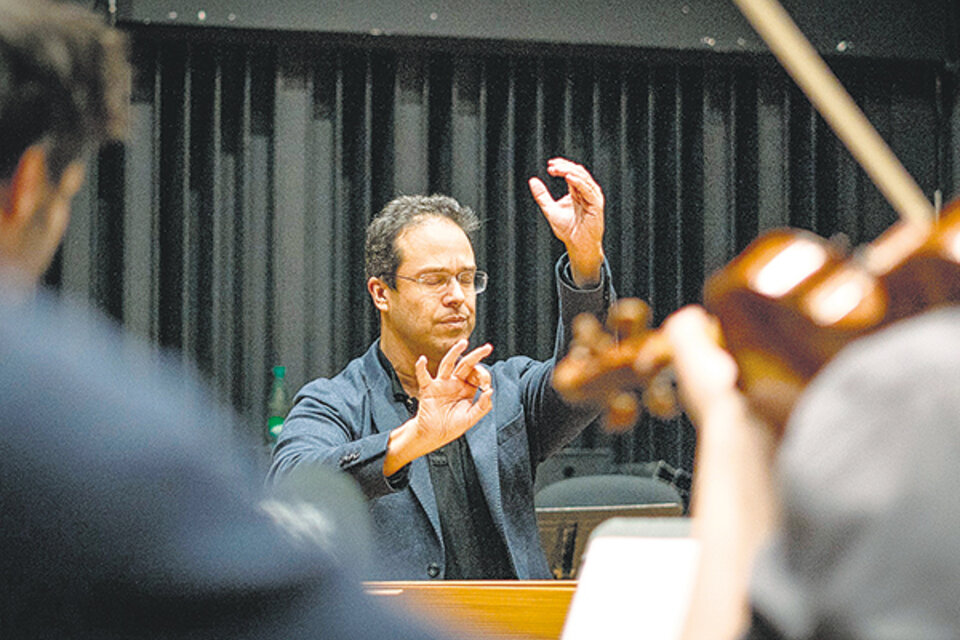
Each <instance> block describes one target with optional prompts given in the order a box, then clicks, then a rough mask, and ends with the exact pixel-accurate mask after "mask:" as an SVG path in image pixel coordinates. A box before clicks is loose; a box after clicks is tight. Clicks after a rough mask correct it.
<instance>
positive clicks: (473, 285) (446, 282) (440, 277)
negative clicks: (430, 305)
mask: <svg viewBox="0 0 960 640" xmlns="http://www.w3.org/2000/svg"><path fill="white" fill-rule="evenodd" d="M393 275H394V276H395V277H397V278H400V279H401V280H409V281H410V282H416V283H417V284H419V285H420V286H421V287H423V288H424V289H426V290H427V291H429V292H430V293H437V294H439V293H442V292H444V291H446V290H447V287H449V286H450V281H451V280H453V279H454V278H456V280H457V283H458V284H459V285H460V287H461V288H462V289H463V290H464V291H468V292H472V293H483V292H484V291H485V290H486V289H487V272H486V271H461V272H460V273H458V274H456V275H453V274H451V273H447V272H445V271H429V272H427V273H421V274H420V275H419V276H417V277H416V278H411V277H410V276H402V275H400V274H399V273H395V274H393Z"/></svg>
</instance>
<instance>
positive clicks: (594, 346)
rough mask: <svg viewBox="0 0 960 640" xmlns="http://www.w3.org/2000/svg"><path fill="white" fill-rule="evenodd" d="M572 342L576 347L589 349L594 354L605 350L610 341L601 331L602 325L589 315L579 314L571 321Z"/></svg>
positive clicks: (604, 332)
mask: <svg viewBox="0 0 960 640" xmlns="http://www.w3.org/2000/svg"><path fill="white" fill-rule="evenodd" d="M573 342H574V344H575V345H576V347H578V348H579V347H583V348H586V349H589V350H590V352H592V353H596V352H599V351H602V350H603V349H605V348H607V347H608V346H609V345H610V344H611V342H612V339H611V338H610V335H609V334H608V333H607V332H606V331H604V330H603V325H601V324H600V321H599V320H597V319H596V318H595V317H594V316H592V315H590V314H589V313H581V314H580V315H578V316H577V317H576V318H574V319H573Z"/></svg>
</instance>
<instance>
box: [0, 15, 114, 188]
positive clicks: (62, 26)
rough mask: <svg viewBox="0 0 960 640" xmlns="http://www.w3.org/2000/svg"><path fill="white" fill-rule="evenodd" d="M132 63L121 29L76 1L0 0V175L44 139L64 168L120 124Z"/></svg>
mask: <svg viewBox="0 0 960 640" xmlns="http://www.w3.org/2000/svg"><path fill="white" fill-rule="evenodd" d="M129 95H130V67H129V63H128V61H127V42H126V38H125V37H124V35H123V34H121V33H120V32H119V31H117V30H116V29H113V28H111V27H109V26H107V25H106V24H104V22H103V20H102V19H101V18H100V17H98V16H96V15H94V14H93V13H91V12H89V11H86V10H84V9H82V8H80V7H79V6H77V5H76V4H72V3H68V2H56V3H55V2H51V1H49V0H30V1H29V2H24V1H23V0H0V180H7V179H9V178H10V177H12V175H13V172H14V171H15V170H16V167H17V164H18V163H19V161H20V157H21V156H22V155H23V153H24V152H25V151H26V150H27V148H29V147H30V146H32V145H35V144H44V145H46V152H47V161H48V166H47V171H48V174H49V175H50V177H51V178H52V179H59V177H60V175H61V174H62V173H63V170H64V169H66V168H67V166H69V165H70V164H71V163H72V162H74V161H76V160H80V159H81V158H82V157H83V156H84V155H85V154H86V153H87V152H89V151H92V150H94V149H95V148H97V147H99V146H100V145H101V144H103V143H105V142H107V141H109V140H114V139H120V138H122V137H123V134H124V132H125V129H126V114H127V110H128V104H129Z"/></svg>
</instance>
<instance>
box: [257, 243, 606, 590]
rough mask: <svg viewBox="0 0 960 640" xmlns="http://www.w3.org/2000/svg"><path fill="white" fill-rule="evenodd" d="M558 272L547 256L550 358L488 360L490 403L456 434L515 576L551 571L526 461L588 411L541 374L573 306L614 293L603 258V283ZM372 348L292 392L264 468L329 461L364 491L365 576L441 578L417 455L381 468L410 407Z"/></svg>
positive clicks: (426, 480) (433, 512) (592, 305)
mask: <svg viewBox="0 0 960 640" xmlns="http://www.w3.org/2000/svg"><path fill="white" fill-rule="evenodd" d="M566 272H567V266H566V257H564V258H562V259H561V260H560V262H559V263H558V265H557V289H558V295H559V296H560V322H559V326H558V328H557V337H556V343H555V348H554V357H553V358H551V359H550V360H547V361H545V362H537V361H535V360H532V359H530V358H527V357H523V356H517V357H513V358H510V359H508V360H505V361H502V362H498V363H496V364H494V365H492V366H491V367H490V372H491V375H492V378H493V388H494V395H493V410H492V411H491V412H490V413H489V414H487V415H486V416H485V417H484V418H483V419H482V420H480V422H478V423H477V424H476V425H474V426H473V427H472V428H471V429H470V430H469V431H467V433H466V435H465V437H466V439H467V443H468V445H469V450H470V452H471V455H472V456H473V461H474V464H475V466H476V469H477V475H478V477H479V480H480V484H481V487H482V490H483V494H484V496H485V498H486V500H487V504H488V505H490V510H491V516H492V518H493V522H494V525H495V526H496V527H497V530H498V532H499V533H500V535H501V536H502V537H503V539H504V541H505V543H506V547H507V550H508V553H509V555H510V559H511V561H512V563H513V567H514V569H515V570H516V574H517V577H518V578H521V579H538V578H540V579H542V578H549V577H551V576H550V571H549V568H548V565H547V562H546V558H545V556H544V553H543V549H542V547H541V545H540V537H539V532H538V530H537V521H536V515H535V513H534V507H533V481H534V474H535V473H536V467H537V465H538V464H539V463H540V462H541V461H543V460H544V459H546V458H547V457H549V456H550V455H551V454H553V453H554V452H556V451H557V450H558V449H560V448H561V447H562V446H563V445H564V444H566V443H567V442H569V441H570V440H571V439H572V438H573V437H574V436H576V435H577V434H578V433H579V432H580V431H581V430H582V429H583V428H584V427H585V426H586V425H588V424H589V423H590V422H591V421H592V420H593V419H594V418H595V417H596V415H597V413H596V411H594V410H589V409H583V408H574V407H570V406H568V405H566V404H565V403H564V402H563V401H562V400H561V399H560V398H559V397H558V395H557V393H556V392H555V391H554V390H553V387H552V386H551V384H550V383H551V379H552V373H553V366H554V362H555V361H556V360H557V359H558V358H561V357H562V356H563V355H564V354H565V353H566V349H567V347H568V345H569V335H570V323H571V322H572V320H573V318H574V317H576V316H577V315H578V314H579V313H582V312H590V313H593V314H595V315H598V316H600V317H601V318H603V317H604V316H605V315H606V310H607V307H608V306H609V304H610V302H611V300H612V299H613V296H614V294H613V290H612V287H611V286H610V276H609V271H608V269H607V268H606V266H605V267H604V278H603V282H601V284H600V285H599V286H598V287H596V288H595V289H592V290H579V289H576V288H575V287H574V286H573V285H572V283H571V281H570V278H569V275H566ZM561 274H563V275H561ZM378 349H379V341H377V342H375V343H374V344H373V345H372V346H371V347H370V349H369V350H368V351H367V353H366V354H365V355H363V356H361V357H360V358H357V359H355V360H353V361H352V362H350V364H348V365H347V367H346V368H345V369H344V370H343V371H342V372H341V373H340V374H338V375H337V376H336V377H334V378H332V379H325V378H321V379H318V380H314V381H313V382H310V383H309V384H307V385H306V386H304V387H303V388H302V389H301V390H300V391H299V393H298V394H297V397H296V399H295V405H294V407H293V409H292V410H291V412H290V414H289V416H288V417H287V420H286V422H285V423H284V426H283V431H282V433H281V435H280V438H279V440H278V442H277V446H276V448H275V450H274V455H273V464H272V467H271V470H270V474H271V476H272V477H277V476H278V475H282V474H283V473H284V472H286V471H289V470H290V469H292V468H294V467H296V465H298V464H300V463H303V462H313V461H320V462H323V463H326V464H331V465H337V466H339V467H340V468H341V469H343V470H344V471H346V472H348V473H349V474H351V476H353V478H355V479H356V480H357V482H358V483H359V484H360V487H361V489H362V490H363V493H364V494H365V495H366V496H367V498H368V499H369V500H370V510H371V513H372V515H373V520H374V537H375V540H374V542H375V547H376V549H377V555H376V557H375V558H374V561H373V563H372V564H373V575H371V576H370V577H371V578H376V579H386V580H421V579H430V578H442V577H443V576H444V571H445V567H444V549H443V537H442V535H441V533H440V516H439V514H438V512H437V502H436V497H435V495H434V491H433V485H432V484H431V481H430V474H429V469H428V468H427V462H426V460H425V459H424V458H419V459H417V460H414V461H413V462H412V463H411V464H410V465H409V468H408V477H407V478H405V479H401V481H400V482H399V483H398V482H396V481H394V483H393V486H391V484H390V483H388V482H387V480H386V479H385V478H384V476H383V456H384V454H385V452H386V446H387V439H388V437H389V434H390V431H391V430H392V429H394V428H396V427H398V426H400V425H401V424H403V423H404V422H406V421H407V420H408V419H409V414H408V413H407V410H406V408H405V407H404V405H403V403H402V402H398V401H396V400H394V398H393V393H392V390H391V383H390V378H389V376H388V374H387V372H386V371H385V370H384V368H383V366H382V365H381V364H380V362H379V359H378V357H377V350H378Z"/></svg>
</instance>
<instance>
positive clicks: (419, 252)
mask: <svg viewBox="0 0 960 640" xmlns="http://www.w3.org/2000/svg"><path fill="white" fill-rule="evenodd" d="M397 249H398V250H399V254H400V265H401V266H407V265H409V266H415V267H416V268H417V269H423V270H429V269H430V268H431V267H433V268H436V269H440V270H442V269H446V268H449V267H450V262H451V261H456V262H457V263H458V264H457V266H458V268H463V267H464V266H467V267H472V266H475V265H474V253H473V245H472V244H471V243H470V238H468V237H467V234H466V233H464V231H463V229H461V228H460V225H458V224H457V223H456V222H454V221H453V220H450V219H449V218H445V217H439V216H436V217H431V218H429V219H427V220H424V221H421V222H418V223H416V224H413V225H410V226H408V227H406V228H405V229H404V230H403V231H401V232H400V235H399V236H397Z"/></svg>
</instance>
